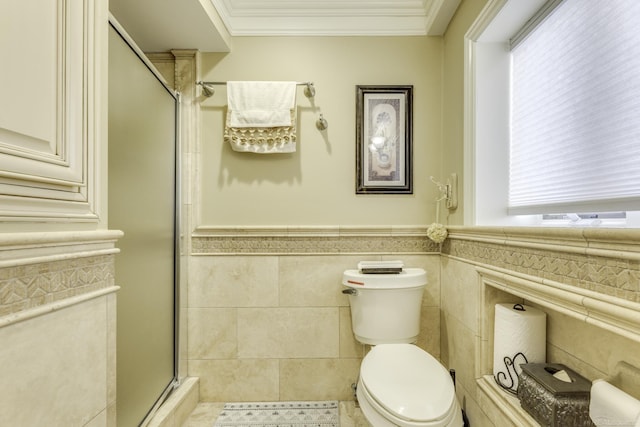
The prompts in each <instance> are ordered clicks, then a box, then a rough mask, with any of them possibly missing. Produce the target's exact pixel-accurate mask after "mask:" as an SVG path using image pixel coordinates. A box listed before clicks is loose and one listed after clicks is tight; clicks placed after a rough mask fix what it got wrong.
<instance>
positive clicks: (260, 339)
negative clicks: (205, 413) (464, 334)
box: [187, 236, 440, 402]
mask: <svg viewBox="0 0 640 427" xmlns="http://www.w3.org/2000/svg"><path fill="white" fill-rule="evenodd" d="M389 237H390V236H389ZM394 238H395V237H394ZM226 239H227V238H226V237H225V238H222V239H221V240H224V242H221V240H218V239H216V238H211V237H205V238H200V239H199V238H194V245H197V246H196V247H197V248H198V250H200V251H202V250H203V248H212V247H214V246H215V244H221V243H222V244H223V246H227V247H228V245H232V246H234V248H233V250H234V252H235V255H233V256H229V255H226V254H225V255H221V254H220V253H219V251H216V250H212V249H209V251H210V253H202V252H201V254H200V255H199V256H194V257H192V258H191V264H190V268H189V271H190V281H189V290H188V307H189V308H188V314H187V317H188V336H189V344H188V355H189V356H188V358H189V360H188V369H189V375H190V376H196V377H199V379H200V400H201V401H204V402H206V401H209V402H228V401H252V400H254V401H255V400H259V401H269V400H274V401H278V400H323V399H338V400H351V399H353V391H352V389H351V384H352V383H354V382H356V380H357V375H358V370H359V366H360V361H361V359H362V356H363V354H364V352H365V351H366V349H365V348H364V346H363V345H361V344H359V343H358V342H356V341H355V339H354V338H353V334H352V332H351V317H350V310H349V301H348V297H347V296H346V295H344V294H342V292H341V291H342V289H343V286H342V285H341V278H342V272H343V271H344V270H346V269H350V268H355V267H356V265H357V263H358V261H360V260H365V259H366V260H379V259H402V260H403V261H404V262H405V264H406V265H407V266H413V267H422V268H424V269H425V270H426V271H427V272H428V280H429V284H428V286H427V289H426V291H425V294H424V299H423V316H422V322H423V325H422V333H421V335H420V338H419V341H418V345H420V346H421V347H423V348H424V349H426V350H427V351H429V352H430V353H431V354H433V355H434V356H436V357H439V355H440V337H439V330H440V309H439V304H440V274H439V255H438V253H437V252H430V251H428V249H429V248H430V246H429V245H426V246H425V245H424V244H423V246H421V247H420V248H419V249H420V251H417V250H416V251H414V252H407V251H405V252H402V253H400V252H398V253H395V254H384V255H383V254H372V253H363V254H357V253H353V252H350V253H343V252H344V250H345V249H344V248H345V246H343V245H342V243H339V241H340V238H339V237H335V236H334V237H330V238H327V237H326V236H325V237H321V238H317V239H308V238H307V239H302V240H300V245H298V246H296V245H295V244H293V246H291V244H292V241H291V240H290V241H289V242H288V244H289V245H290V246H289V247H288V248H289V250H292V252H293V253H288V254H287V253H282V252H281V249H280V250H276V251H273V253H271V254H269V253H266V254H257V253H255V248H253V249H248V248H249V246H248V245H243V244H242V243H238V241H237V240H236V241H233V242H232V241H231V240H226ZM327 239H331V240H333V243H332V245H333V251H332V252H333V253H313V254H300V248H301V247H309V246H310V243H312V242H313V241H315V242H316V243H317V245H316V246H315V247H316V250H317V248H318V247H322V246H323V245H325V244H327V245H328V242H327ZM240 240H242V239H240ZM257 240H259V239H256V241H257ZM267 240H269V239H267ZM272 240H273V241H277V242H282V240H281V239H280V238H272ZM375 240H376V239H375V238H373V239H370V240H368V242H369V243H370V244H372V245H374V246H375V243H372V241H375ZM413 240H414V239H413V237H412V238H409V239H407V241H406V242H405V243H406V244H407V245H409V246H410V247H411V248H412V249H415V247H414V242H413ZM422 240H423V241H425V240H426V239H425V238H424V237H423V238H422ZM345 241H348V242H347V243H345V245H351V244H352V243H353V241H352V239H351V238H349V239H346V240H345ZM401 241H402V238H399V239H398V242H401ZM263 244H264V240H263ZM397 245H400V246H402V243H397ZM243 247H244V248H245V249H244V250H246V251H249V250H251V251H253V254H251V255H244V254H241V253H240V254H238V253H237V251H238V250H241V249H242V248H243ZM272 247H273V246H272ZM404 249H405V250H406V249H407V248H406V247H405V248H404ZM425 249H427V250H425ZM341 251H342V252H341ZM215 252H217V253H215Z"/></svg>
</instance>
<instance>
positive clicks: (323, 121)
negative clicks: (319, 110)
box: [316, 114, 329, 130]
mask: <svg viewBox="0 0 640 427" xmlns="http://www.w3.org/2000/svg"><path fill="white" fill-rule="evenodd" d="M316 127H317V128H318V130H325V129H326V128H328V127H329V123H328V122H327V120H326V119H325V118H324V117H322V114H320V118H319V119H318V120H316Z"/></svg>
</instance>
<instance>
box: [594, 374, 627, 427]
mask: <svg viewBox="0 0 640 427" xmlns="http://www.w3.org/2000/svg"><path fill="white" fill-rule="evenodd" d="M589 417H590V418H591V420H592V421H593V422H594V423H595V425H596V426H608V427H614V426H615V427H635V426H637V425H638V423H639V420H640V401H638V400H637V399H635V398H634V397H633V396H630V395H628V394H627V393H625V392H624V391H622V390H620V389H619V388H617V387H614V386H613V385H611V384H609V383H608V382H606V381H604V380H595V381H593V383H592V385H591V399H590V402H589Z"/></svg>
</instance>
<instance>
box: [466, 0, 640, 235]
mask: <svg viewBox="0 0 640 427" xmlns="http://www.w3.org/2000/svg"><path fill="white" fill-rule="evenodd" d="M500 3H504V2H498V1H490V2H489V4H488V5H487V8H485V11H484V12H483V14H484V15H481V17H480V18H479V20H478V22H476V25H475V26H474V27H473V28H472V29H471V30H470V31H469V33H468V34H467V39H468V43H467V48H468V50H469V51H468V55H466V56H467V58H469V60H468V61H469V63H468V65H469V70H470V71H469V75H468V76H467V83H468V87H467V91H466V93H467V100H466V101H467V102H468V103H469V104H470V105H471V108H470V109H469V110H467V113H468V115H467V120H466V123H467V124H469V125H470V128H469V129H468V130H467V134H466V136H467V138H465V139H466V140H467V143H468V144H471V146H466V147H465V151H468V152H469V153H470V156H469V157H468V158H467V159H465V163H466V164H467V165H472V167H470V168H467V171H466V174H467V175H466V176H473V177H475V180H474V183H475V188H467V189H466V191H465V193H466V194H470V193H473V194H474V195H475V200H474V201H473V202H474V203H473V205H474V206H475V209H473V210H471V211H470V212H467V217H466V218H465V221H466V222H467V223H470V224H480V225H495V224H510V225H536V224H538V225H539V224H545V225H546V224H549V220H548V217H547V221H545V222H543V220H542V214H561V213H568V212H576V213H581V212H611V211H620V210H638V209H640V167H638V166H637V165H639V164H640V73H638V71H637V70H638V69H640V35H639V34H640V33H638V32H637V31H636V30H635V28H636V27H637V25H638V23H640V2H637V1H636V0H616V1H615V2H602V1H600V0H564V1H562V2H560V1H557V0H556V1H553V2H548V3H544V2H541V1H538V2H530V1H527V2H523V1H522V0H510V1H508V2H507V3H506V4H505V5H504V7H499V6H496V5H498V4H500ZM532 3H534V4H532ZM525 4H526V6H527V7H524V6H525ZM525 9H526V10H525ZM538 11H540V12H538ZM532 17H533V18H532ZM532 22H533V23H535V25H532V24H531V23H532ZM514 35H516V36H515V37H514ZM508 82H510V83H511V84H509V83H508ZM470 190H471V191H470ZM467 206H468V204H467ZM531 214H536V215H531ZM591 215H593V214H591ZM629 218H635V215H629V216H628V218H627V219H629ZM607 221H608V219H602V221H592V223H593V224H594V225H595V224H607ZM624 221H625V220H624V219H623V220H620V218H616V221H614V222H612V224H613V225H615V226H619V225H620V224H624ZM568 222H571V221H568ZM574 223H575V221H574ZM626 225H629V223H628V222H627V224H626Z"/></svg>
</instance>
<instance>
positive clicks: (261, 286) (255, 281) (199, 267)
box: [189, 256, 278, 308]
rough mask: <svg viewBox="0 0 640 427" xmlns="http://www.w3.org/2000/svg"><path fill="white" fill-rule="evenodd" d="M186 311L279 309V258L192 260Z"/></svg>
mask: <svg viewBox="0 0 640 427" xmlns="http://www.w3.org/2000/svg"><path fill="white" fill-rule="evenodd" d="M189 268H190V275H191V278H190V280H189V307H191V308H194V307H274V306H277V305H278V258H277V257H273V256H266V257H251V256H212V257H192V259H191V264H190V266H189Z"/></svg>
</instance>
